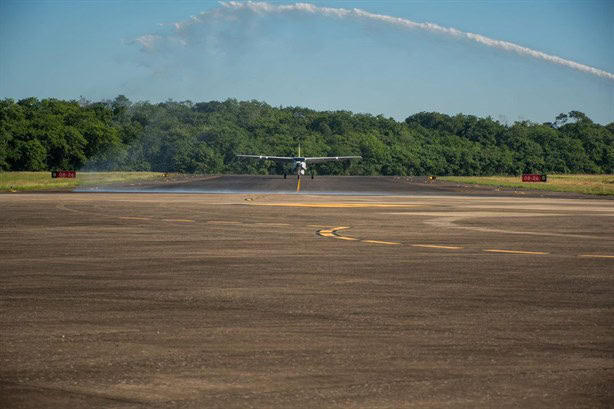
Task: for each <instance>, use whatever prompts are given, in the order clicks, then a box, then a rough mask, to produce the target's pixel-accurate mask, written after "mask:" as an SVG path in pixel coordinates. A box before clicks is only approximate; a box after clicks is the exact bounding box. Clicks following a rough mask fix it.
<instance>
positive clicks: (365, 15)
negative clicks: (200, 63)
mask: <svg viewBox="0 0 614 409" xmlns="http://www.w3.org/2000/svg"><path fill="white" fill-rule="evenodd" d="M220 5H221V7H218V8H216V9H213V10H210V11H206V12H202V13H201V14H199V15H198V16H193V17H192V18H191V19H190V20H186V21H182V22H177V23H172V24H170V25H171V26H172V27H173V31H172V32H171V33H165V34H158V35H152V34H148V35H143V36H140V37H138V38H137V39H136V40H135V42H136V43H138V44H139V45H141V46H142V50H144V51H148V52H154V51H162V50H164V49H168V48H169V47H186V46H188V45H190V44H194V43H199V44H202V45H203V46H205V47H206V46H212V44H208V42H207V41H205V40H203V39H202V38H198V35H199V31H198V30H193V28H194V27H196V26H202V25H215V24H217V23H220V22H225V23H228V22H231V23H233V24H245V23H247V21H248V20H249V19H252V18H254V17H259V16H264V15H278V16H287V17H289V18H290V17H292V18H297V17H298V18H309V17H310V16H321V17H326V18H332V19H337V20H339V21H357V22H361V21H363V22H364V21H368V22H372V23H376V24H381V25H384V26H389V27H398V28H403V29H411V30H422V31H427V32H430V33H434V34H440V35H444V36H448V37H451V38H455V39H461V40H467V41H471V42H475V43H479V44H481V45H484V46H487V47H491V48H495V49H499V50H502V51H506V52H510V53H515V54H517V55H520V56H524V57H531V58H534V59H537V60H541V61H546V62H549V63H552V64H557V65H561V66H565V67H568V68H571V69H573V70H577V71H580V72H584V73H587V74H591V75H594V76H597V77H601V78H605V79H608V80H614V74H612V73H610V72H608V71H605V70H602V69H599V68H595V67H591V66H589V65H585V64H582V63H579V62H576V61H573V60H569V59H565V58H562V57H558V56H555V55H551V54H547V53H545V52H543V51H539V50H534V49H531V48H528V47H524V46H522V45H519V44H515V43H512V42H508V41H503V40H497V39H493V38H490V37H486V36H483V35H480V34H476V33H471V32H465V31H461V30H458V29H456V28H452V27H442V26H440V25H438V24H434V23H429V22H415V21H412V20H409V19H405V18H401V17H394V16H389V15H384V14H376V13H371V12H368V11H365V10H362V9H358V8H352V9H345V8H332V7H319V6H316V5H314V4H309V3H295V4H272V3H268V2H255V1H247V2H238V1H221V2H220ZM213 46H219V44H213Z"/></svg>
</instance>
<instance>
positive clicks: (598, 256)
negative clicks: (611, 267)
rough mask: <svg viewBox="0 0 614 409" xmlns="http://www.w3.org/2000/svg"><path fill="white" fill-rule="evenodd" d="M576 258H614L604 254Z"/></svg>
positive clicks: (584, 255) (582, 255)
mask: <svg viewBox="0 0 614 409" xmlns="http://www.w3.org/2000/svg"><path fill="white" fill-rule="evenodd" d="M578 257H589V258H614V256H609V255H606V254H580V255H579V256H578Z"/></svg>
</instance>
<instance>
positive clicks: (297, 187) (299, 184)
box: [296, 178, 301, 193]
mask: <svg viewBox="0 0 614 409" xmlns="http://www.w3.org/2000/svg"><path fill="white" fill-rule="evenodd" d="M300 191H301V178H298V183H297V184H296V193H298V192H300Z"/></svg>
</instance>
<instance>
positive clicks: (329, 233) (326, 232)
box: [318, 226, 358, 241]
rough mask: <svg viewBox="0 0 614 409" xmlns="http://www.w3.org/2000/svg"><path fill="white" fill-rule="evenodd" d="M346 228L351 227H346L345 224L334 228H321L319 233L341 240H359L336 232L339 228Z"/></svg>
mask: <svg viewBox="0 0 614 409" xmlns="http://www.w3.org/2000/svg"><path fill="white" fill-rule="evenodd" d="M344 229H349V227H345V226H339V227H333V228H332V229H327V230H320V231H318V234H319V235H320V236H322V237H332V238H333V239H339V240H348V241H357V240H358V239H355V238H353V237H343V236H337V234H335V233H336V232H337V231H338V230H344Z"/></svg>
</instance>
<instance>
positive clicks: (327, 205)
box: [250, 203, 418, 208]
mask: <svg viewBox="0 0 614 409" xmlns="http://www.w3.org/2000/svg"><path fill="white" fill-rule="evenodd" d="M250 206H281V207H325V208H346V207H350V208H351V207H414V206H418V205H407V204H381V203H250Z"/></svg>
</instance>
